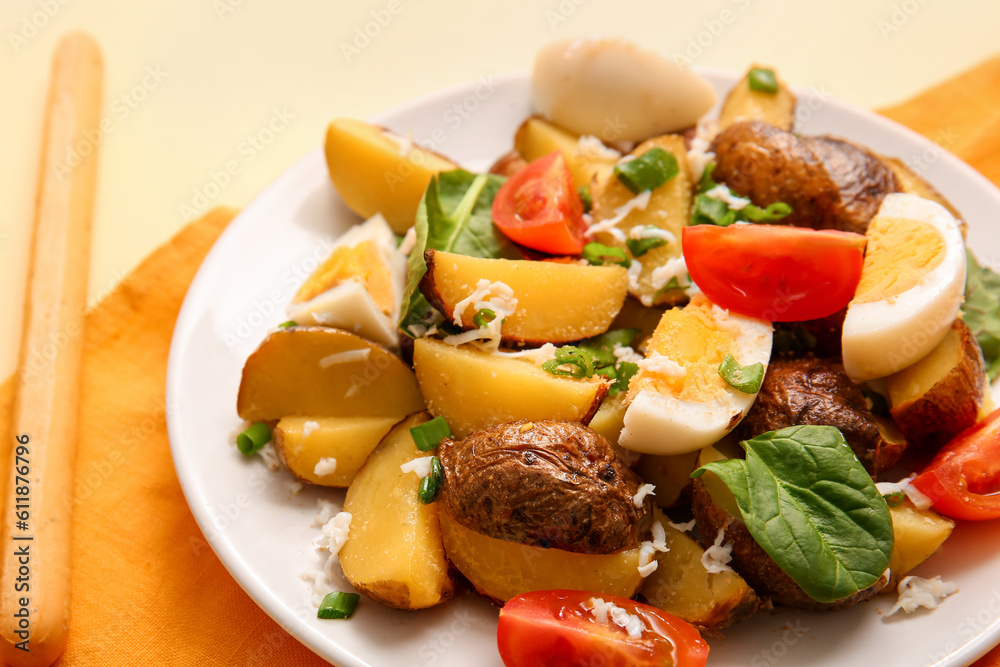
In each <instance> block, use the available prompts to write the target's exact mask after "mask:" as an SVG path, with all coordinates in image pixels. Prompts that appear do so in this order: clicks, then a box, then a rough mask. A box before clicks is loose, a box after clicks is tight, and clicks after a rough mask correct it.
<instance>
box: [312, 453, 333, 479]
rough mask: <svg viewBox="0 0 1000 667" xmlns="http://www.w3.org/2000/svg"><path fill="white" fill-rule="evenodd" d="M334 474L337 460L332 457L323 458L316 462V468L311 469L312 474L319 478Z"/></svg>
mask: <svg viewBox="0 0 1000 667" xmlns="http://www.w3.org/2000/svg"><path fill="white" fill-rule="evenodd" d="M335 472H337V459H335V458H333V457H332V456H324V457H323V458H321V459H320V460H319V461H317V462H316V467H314V468H313V474H314V475H318V476H320V477H324V476H326V475H332V474H333V473H335Z"/></svg>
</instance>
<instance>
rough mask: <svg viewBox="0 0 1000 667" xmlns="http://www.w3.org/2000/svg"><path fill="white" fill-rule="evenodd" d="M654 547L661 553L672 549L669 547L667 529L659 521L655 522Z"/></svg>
mask: <svg viewBox="0 0 1000 667" xmlns="http://www.w3.org/2000/svg"><path fill="white" fill-rule="evenodd" d="M653 548H654V549H656V550H657V551H659V552H660V553H667V552H668V551H670V549H669V548H668V547H667V531H665V530H664V529H663V524H661V523H660V522H659V521H654V522H653Z"/></svg>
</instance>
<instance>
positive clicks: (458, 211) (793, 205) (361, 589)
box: [236, 38, 1000, 667]
mask: <svg viewBox="0 0 1000 667" xmlns="http://www.w3.org/2000/svg"><path fill="white" fill-rule="evenodd" d="M531 90H532V99H533V106H534V109H535V112H536V114H535V115H533V116H531V117H529V118H526V119H525V120H524V122H523V123H522V124H521V125H520V127H519V128H518V129H517V132H516V134H515V136H514V137H513V148H512V150H511V151H510V152H509V153H507V154H505V155H498V156H497V159H496V162H495V164H494V165H493V167H492V168H491V169H490V170H489V172H488V173H474V172H470V171H467V170H464V169H462V168H461V167H460V165H458V164H457V163H456V162H454V161H452V160H451V159H449V158H448V157H445V156H443V155H440V154H437V153H435V152H433V151H431V150H429V149H427V148H424V147H423V146H421V145H419V144H418V143H416V142H414V141H413V138H412V135H404V134H397V133H394V132H391V131H389V130H387V129H384V128H381V127H378V126H376V125H372V124H369V123H366V122H363V121H358V120H351V119H338V120H335V121H334V122H332V123H331V125H330V127H329V130H328V133H327V136H326V143H325V152H326V160H327V165H328V168H329V174H330V179H331V181H332V184H333V187H335V188H336V191H337V193H338V194H339V195H340V197H341V198H342V199H343V201H344V202H345V203H346V204H347V206H348V207H349V208H350V209H351V210H353V211H354V212H355V213H357V214H358V216H359V221H358V223H357V224H356V225H355V226H354V227H352V228H351V229H350V230H349V231H348V232H346V233H345V234H343V235H342V236H340V238H339V239H338V240H337V242H336V244H335V245H334V247H333V249H332V251H331V252H330V254H329V256H328V257H326V259H325V260H324V261H323V262H322V263H321V264H320V266H319V267H318V268H317V269H316V271H315V272H313V273H312V275H310V276H309V277H308V278H307V279H306V280H305V282H304V283H303V284H302V285H301V286H300V287H299V289H298V291H297V292H296V294H295V296H294V298H293V299H292V302H291V304H290V305H289V306H288V309H287V314H288V318H289V319H288V321H287V322H286V323H284V324H282V325H281V326H280V327H278V328H276V329H275V330H273V331H272V332H270V333H269V334H268V336H267V337H266V338H265V339H264V340H263V341H262V342H261V343H260V345H259V347H258V348H257V349H256V351H254V352H253V353H252V354H251V355H250V357H249V358H248V359H247V360H246V364H245V366H244V368H243V373H242V378H241V382H240V387H239V394H238V398H237V412H238V414H239V417H240V418H241V419H243V420H244V421H245V422H246V424H245V425H244V427H243V430H242V432H240V434H239V436H238V437H237V438H236V444H237V446H238V448H239V451H240V452H242V454H244V455H247V456H251V455H256V454H261V455H264V456H270V457H273V458H274V459H276V462H277V464H280V465H282V466H284V467H286V468H287V469H288V470H289V471H290V472H291V473H292V474H293V475H294V476H295V477H296V478H297V479H298V480H300V481H301V482H302V483H307V484H312V485H317V486H322V487H336V488H346V489H347V492H346V497H345V500H344V503H343V507H342V508H335V507H334V506H333V505H332V504H331V503H327V504H326V505H325V506H324V507H323V508H322V510H323V514H324V516H323V521H322V535H323V537H322V540H323V542H322V543H323V546H324V547H325V548H326V550H327V551H328V552H329V561H328V562H327V563H326V567H325V568H324V570H322V571H317V572H313V573H310V574H309V575H308V577H307V578H308V579H309V582H310V584H311V586H312V588H313V591H312V592H313V593H314V596H313V601H314V603H315V606H316V607H317V612H316V613H317V615H318V617H319V618H324V619H325V618H340V619H343V618H349V617H350V616H351V615H352V614H353V613H354V610H355V605H357V603H358V600H359V599H360V596H361V595H363V596H366V597H368V598H371V599H372V600H374V601H375V602H377V603H380V604H383V605H386V606H389V607H393V608H397V609H406V610H419V609H425V608H429V607H433V606H436V605H440V604H443V603H446V602H447V601H448V600H449V599H450V598H451V597H452V596H453V595H454V594H455V592H456V590H458V589H460V588H461V587H463V586H465V587H469V588H471V589H474V590H475V591H476V592H477V593H478V594H479V595H481V596H482V597H483V598H485V599H486V600H489V601H490V602H492V603H494V604H496V605H497V606H498V607H500V612H499V626H498V633H497V645H498V650H499V653H500V656H501V658H502V660H503V661H504V663H505V664H506V665H508V666H509V667H511V666H523V665H536V664H545V665H589V664H636V665H640V664H676V665H703V664H705V662H706V660H707V659H708V653H709V643H708V642H706V640H705V639H704V638H703V635H704V637H707V638H709V640H714V638H717V637H720V636H721V635H722V634H723V629H724V628H726V627H728V626H731V625H733V624H735V623H738V622H740V621H742V620H744V619H746V618H748V617H749V616H751V615H753V614H755V613H758V612H761V611H762V610H766V609H769V608H771V607H772V606H777V605H782V606H788V607H793V608H798V609H806V610H831V611H832V610H836V609H841V608H844V607H848V606H851V605H855V604H859V603H863V602H864V601H865V600H869V599H871V598H873V597H874V596H877V595H880V594H887V593H891V594H894V595H898V602H896V604H895V605H894V606H893V608H892V612H891V613H892V614H894V615H895V614H896V613H897V612H901V613H904V614H905V613H911V612H914V611H916V610H918V609H933V608H935V607H936V606H938V605H939V604H941V603H942V601H943V600H944V599H945V598H947V597H948V596H949V595H952V594H954V593H955V592H956V589H957V587H956V586H955V585H954V584H952V583H951V582H948V581H943V580H942V579H941V578H940V577H934V578H929V579H928V578H923V577H919V576H914V575H912V574H910V573H911V571H912V570H913V569H914V568H916V567H917V566H918V565H920V564H921V563H923V562H924V561H926V560H927V559H928V558H929V557H930V556H932V555H933V554H934V553H935V552H936V551H937V550H938V548H939V547H940V546H941V545H942V544H943V543H944V542H945V541H946V540H947V539H948V537H949V535H950V534H951V532H952V529H953V527H954V525H955V522H954V520H955V519H959V520H984V519H985V520H988V519H994V518H998V517H1000V500H998V499H997V498H998V497H997V496H994V495H992V494H993V493H994V492H995V491H996V490H997V488H998V481H1000V477H998V472H1000V471H998V469H997V467H996V466H997V464H996V461H998V460H1000V412H994V405H993V401H992V397H991V394H990V381H991V379H992V378H994V377H995V376H996V374H997V373H998V371H1000V343H998V341H1000V331H997V330H996V326H997V325H996V322H997V321H998V318H997V317H996V314H997V312H998V309H1000V276H998V275H997V274H996V273H994V272H993V271H991V270H990V269H989V268H987V267H982V266H980V265H979V264H978V263H977V262H976V260H975V258H974V257H973V255H972V254H971V253H970V252H969V251H968V249H967V248H966V243H965V234H966V225H965V222H964V221H963V219H962V217H961V214H960V213H959V212H958V211H957V210H956V209H955V208H954V207H953V206H952V205H951V204H950V203H949V202H948V201H947V200H946V199H945V198H944V197H943V196H942V195H941V194H939V193H938V191H937V190H936V189H935V188H934V187H933V186H932V185H931V184H930V183H928V182H927V181H925V180H924V179H923V178H922V177H921V176H920V175H919V174H918V173H916V172H914V171H913V170H912V169H910V168H909V167H908V166H907V165H906V163H905V162H904V161H902V160H900V159H897V158H894V157H891V156H884V155H880V154H878V153H876V152H875V151H873V150H871V149H869V148H868V147H866V146H863V145H860V144H858V143H855V142H852V141H848V140H846V139H842V138H839V137H835V136H827V135H818V136H804V135H800V134H798V133H797V132H796V127H795V117H796V96H795V95H794V93H793V92H792V90H791V89H790V88H789V87H788V86H787V85H786V84H785V82H784V81H782V79H781V78H780V77H779V76H778V74H777V73H776V72H775V70H774V69H773V68H769V67H765V66H759V65H755V66H752V67H751V68H749V70H748V71H747V72H746V74H745V75H744V77H743V78H742V79H741V80H739V81H738V82H737V83H736V85H735V86H734V87H733V88H732V90H731V91H730V92H729V94H728V96H727V97H726V99H725V100H724V101H723V102H722V105H721V109H720V110H719V112H718V113H717V114H716V113H712V112H711V111H712V110H713V107H714V106H715V103H716V99H715V92H714V89H713V87H712V85H711V84H710V83H709V82H708V81H706V80H705V79H703V78H702V77H701V76H699V75H698V74H697V73H695V72H693V71H691V70H689V69H687V68H685V67H683V66H681V65H679V64H677V63H675V62H673V61H670V60H667V59H664V58H662V57H660V56H658V55H657V54H654V53H651V52H649V51H646V50H644V49H642V48H640V47H637V46H635V45H633V44H630V43H628V42H626V41H623V40H619V39H605V38H593V39H578V40H570V41H564V42H556V43H553V44H550V45H548V46H546V47H545V48H543V49H542V51H541V52H540V53H539V54H538V56H537V58H536V61H535V65H534V68H533V71H532V80H531ZM338 509H339V511H338ZM338 568H339V569H340V570H342V573H343V575H344V577H345V578H346V580H347V581H349V582H350V584H351V586H352V587H353V589H354V590H347V589H344V590H333V588H332V584H331V581H332V579H331V576H330V575H331V572H332V571H333V570H335V569H338ZM358 613H363V611H359V612H358ZM595 660H598V661H603V662H599V663H595V662H594V661H595Z"/></svg>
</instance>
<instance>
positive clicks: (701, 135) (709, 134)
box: [687, 118, 719, 182]
mask: <svg viewBox="0 0 1000 667" xmlns="http://www.w3.org/2000/svg"><path fill="white" fill-rule="evenodd" d="M718 134H719V122H718V121H717V120H716V119H714V118H713V119H708V120H702V121H701V122H699V123H698V126H697V128H696V129H695V136H694V138H693V139H691V148H689V149H688V152H687V158H688V165H689V166H690V167H691V177H692V178H693V179H694V180H695V182H697V181H700V180H701V176H702V174H703V173H704V172H705V167H707V166H708V164H709V163H710V162H713V161H714V160H715V153H713V152H712V150H711V148H712V141H713V140H714V139H715V137H716V135H718Z"/></svg>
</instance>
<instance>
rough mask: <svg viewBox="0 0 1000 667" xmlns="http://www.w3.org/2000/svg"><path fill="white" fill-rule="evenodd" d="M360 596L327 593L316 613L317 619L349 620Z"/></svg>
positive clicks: (335, 592)
mask: <svg viewBox="0 0 1000 667" xmlns="http://www.w3.org/2000/svg"><path fill="white" fill-rule="evenodd" d="M360 599H361V596H360V595H358V594H357V593H341V592H340V591H334V592H333V593H327V594H326V596H325V597H324V598H323V602H322V603H321V604H320V605H319V610H318V611H317V612H316V617H317V618H350V617H351V614H353V613H354V609H355V608H356V607H357V606H358V601H359V600H360Z"/></svg>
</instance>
